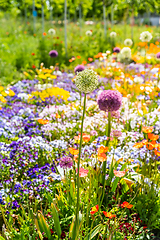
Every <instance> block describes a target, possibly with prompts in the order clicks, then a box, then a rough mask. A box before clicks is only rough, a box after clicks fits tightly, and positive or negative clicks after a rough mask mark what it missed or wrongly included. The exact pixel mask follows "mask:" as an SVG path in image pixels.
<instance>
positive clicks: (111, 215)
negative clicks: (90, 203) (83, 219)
mask: <svg viewBox="0 0 160 240" xmlns="http://www.w3.org/2000/svg"><path fill="white" fill-rule="evenodd" d="M103 214H104V215H105V217H108V218H109V219H112V218H114V217H116V215H115V214H112V213H110V212H105V211H103Z"/></svg>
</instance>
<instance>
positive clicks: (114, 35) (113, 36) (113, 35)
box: [109, 32, 117, 38]
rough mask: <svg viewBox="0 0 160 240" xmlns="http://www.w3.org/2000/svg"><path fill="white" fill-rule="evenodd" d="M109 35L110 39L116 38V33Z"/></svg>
mask: <svg viewBox="0 0 160 240" xmlns="http://www.w3.org/2000/svg"><path fill="white" fill-rule="evenodd" d="M109 35H110V37H111V38H115V37H116V36H117V33H116V32H111V33H110V34H109Z"/></svg>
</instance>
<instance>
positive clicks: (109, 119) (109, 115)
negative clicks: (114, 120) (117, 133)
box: [102, 112, 111, 197]
mask: <svg viewBox="0 0 160 240" xmlns="http://www.w3.org/2000/svg"><path fill="white" fill-rule="evenodd" d="M110 133H111V112H108V124H107V128H106V135H107V137H108V140H107V141H106V147H108V145H109V141H110ZM106 165H107V161H105V162H103V166H102V185H103V197H104V193H105V176H106Z"/></svg>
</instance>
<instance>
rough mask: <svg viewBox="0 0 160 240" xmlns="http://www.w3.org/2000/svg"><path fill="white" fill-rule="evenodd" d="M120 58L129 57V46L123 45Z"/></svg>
mask: <svg viewBox="0 0 160 240" xmlns="http://www.w3.org/2000/svg"><path fill="white" fill-rule="evenodd" d="M121 56H122V58H131V49H130V48H129V47H124V48H122V50H121Z"/></svg>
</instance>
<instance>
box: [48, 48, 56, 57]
mask: <svg viewBox="0 0 160 240" xmlns="http://www.w3.org/2000/svg"><path fill="white" fill-rule="evenodd" d="M49 56H50V57H51V58H56V57H58V52H57V51H56V50H52V51H50V52H49Z"/></svg>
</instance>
